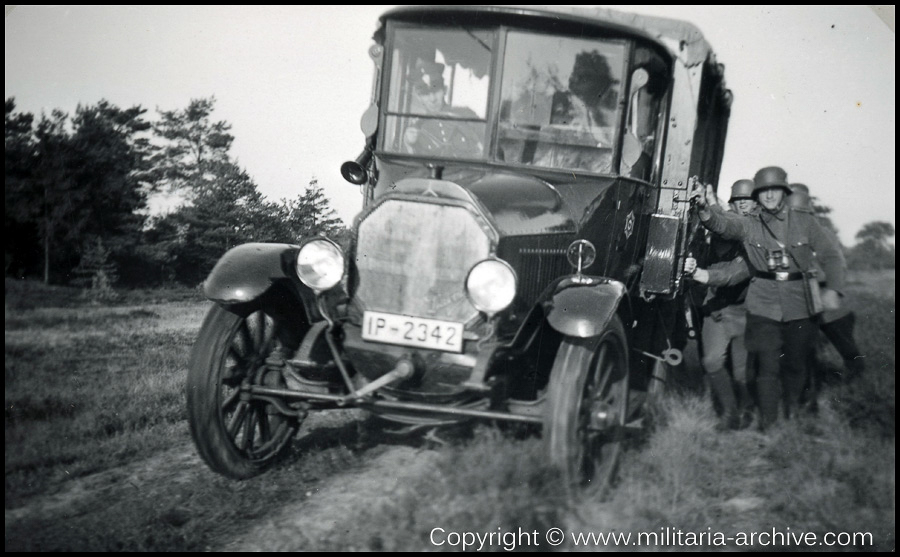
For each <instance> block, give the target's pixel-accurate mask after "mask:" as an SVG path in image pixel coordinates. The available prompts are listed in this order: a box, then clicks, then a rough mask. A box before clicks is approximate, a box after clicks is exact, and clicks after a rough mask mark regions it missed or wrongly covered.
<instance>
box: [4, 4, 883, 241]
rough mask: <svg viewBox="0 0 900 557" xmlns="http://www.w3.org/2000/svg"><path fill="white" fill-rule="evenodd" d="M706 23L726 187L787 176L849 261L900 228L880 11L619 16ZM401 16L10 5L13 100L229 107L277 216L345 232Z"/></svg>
mask: <svg viewBox="0 0 900 557" xmlns="http://www.w3.org/2000/svg"><path fill="white" fill-rule="evenodd" d="M607 7H610V8H614V9H619V10H623V11H631V12H637V13H642V14H649V15H658V16H663V17H673V18H677V19H683V20H687V21H690V22H692V23H694V24H695V25H696V26H697V27H699V29H700V30H701V31H702V32H703V35H704V36H705V37H706V39H707V41H708V42H709V43H710V44H711V45H712V47H713V50H714V51H715V52H716V55H717V58H718V61H719V62H721V63H723V64H724V65H725V80H726V84H727V86H728V87H729V88H730V89H731V90H732V92H733V93H734V104H733V106H732V115H731V122H730V125H729V131H728V138H727V141H726V149H725V158H724V161H723V165H722V172H721V175H720V182H719V185H720V188H724V189H723V190H722V191H723V192H727V191H728V190H729V189H730V187H731V184H732V183H733V182H734V181H736V180H738V179H742V178H752V177H753V174H754V173H755V172H756V170H758V169H759V168H762V167H764V166H771V165H777V166H781V167H783V168H784V169H785V170H786V171H787V172H788V179H789V181H791V182H802V183H805V184H807V185H808V186H809V187H810V189H811V193H812V195H814V196H816V197H818V198H819V199H820V201H821V203H822V204H824V205H826V206H829V207H831V208H832V209H833V213H832V214H831V217H832V221H833V222H834V223H835V224H836V225H837V227H838V229H839V232H840V236H841V240H842V241H843V243H844V244H847V245H852V244H853V243H855V240H854V236H855V234H856V232H858V231H859V229H860V228H861V227H862V226H863V225H864V224H865V223H867V222H871V221H876V220H879V221H887V222H890V223H891V224H894V225H896V223H895V218H894V215H895V209H894V204H895V195H894V179H895V164H894V161H895V158H894V155H893V154H891V153H894V151H895V133H894V130H895V127H894V97H895V95H894V77H895V54H894V52H895V48H894V47H895V45H894V27H893V22H894V12H893V9H894V8H893V6H888V7H880V8H877V9H880V10H881V11H882V13H885V12H886V13H887V14H888V15H889V16H888V17H887V18H886V21H887V22H886V21H885V20H883V19H882V18H880V17H879V16H878V15H877V14H876V12H875V11H874V10H873V8H872V7H867V6H613V5H610V6H607ZM389 8H391V6H299V7H296V6H295V7H279V6H271V7H261V6H168V7H166V6H6V18H5V24H6V29H5V35H6V37H5V40H6V45H5V46H6V48H5V54H6V78H5V85H4V87H5V95H6V98H9V97H15V100H16V105H17V110H19V111H22V112H31V113H34V114H35V115H40V114H41V113H42V112H46V113H49V112H50V111H51V110H53V109H55V108H59V109H62V110H64V111H66V112H69V113H70V114H71V113H74V111H75V108H76V106H77V105H78V104H79V103H81V104H85V105H91V104H95V103H96V102H98V101H99V100H101V99H107V100H109V101H110V102H112V103H114V104H116V105H118V106H119V107H121V108H129V107H131V106H134V105H141V106H143V107H144V108H147V109H149V110H148V113H147V115H146V116H147V117H148V119H153V118H155V116H156V111H157V110H177V109H183V108H185V107H186V106H187V105H188V103H189V102H190V100H191V99H196V98H201V97H210V96H215V98H216V109H215V112H214V114H213V116H214V118H215V119H218V120H225V121H227V122H229V123H230V124H231V125H232V130H231V133H232V134H233V135H234V136H235V140H234V143H233V146H232V149H231V154H232V156H234V157H235V158H236V159H237V162H238V164H240V165H241V166H242V167H243V168H244V169H245V170H246V171H247V172H248V173H249V174H250V175H251V176H252V177H253V178H254V180H255V181H256V183H257V184H258V186H259V189H260V191H261V192H262V193H263V194H264V195H266V196H267V197H268V198H270V199H272V200H278V199H282V198H294V197H296V196H297V195H298V194H300V193H302V192H303V191H304V189H305V187H306V186H307V185H308V184H309V182H310V180H311V179H313V178H314V177H315V178H316V179H318V183H319V185H320V186H322V188H323V190H324V192H325V194H326V196H328V198H329V199H330V201H331V205H332V207H334V208H335V210H336V211H337V213H338V215H339V216H340V217H341V218H342V219H343V220H344V221H345V223H347V224H349V223H351V222H352V219H353V217H354V216H355V215H356V213H358V212H359V210H360V209H361V208H362V196H361V194H360V190H359V187H358V186H353V185H351V184H348V183H347V182H345V181H344V180H343V179H342V178H341V176H340V172H339V168H340V165H341V163H342V162H344V161H346V160H350V159H354V158H356V156H357V155H358V154H359V153H360V151H361V150H362V147H363V134H362V132H361V131H360V128H359V121H360V116H361V115H362V113H363V111H364V110H365V109H366V107H367V106H368V104H369V99H370V95H371V90H372V76H373V66H372V62H371V60H370V59H369V57H368V54H367V52H368V48H369V46H370V45H371V44H372V40H371V37H372V33H373V32H374V31H375V29H376V23H377V19H378V17H379V15H381V14H382V13H383V12H384V11H386V10H387V9H389Z"/></svg>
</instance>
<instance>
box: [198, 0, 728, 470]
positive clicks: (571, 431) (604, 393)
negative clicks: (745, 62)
mask: <svg viewBox="0 0 900 557" xmlns="http://www.w3.org/2000/svg"><path fill="white" fill-rule="evenodd" d="M374 43H375V44H374V45H373V46H372V47H371V49H370V51H369V55H370V56H371V58H372V60H373V61H374V64H375V80H374V87H373V92H372V105H371V107H370V109H369V110H368V111H366V113H365V114H364V115H363V118H362V130H363V133H364V135H365V141H366V143H365V145H366V146H365V150H364V151H363V153H362V154H361V155H360V156H359V157H358V158H357V159H356V160H354V161H350V162H348V163H346V164H345V165H344V166H343V168H342V169H341V170H342V173H343V175H344V177H345V178H346V179H347V180H348V181H350V182H352V183H354V184H358V185H360V188H361V190H362V193H363V198H364V203H363V210H362V212H361V213H360V214H359V216H358V217H357V218H356V219H355V222H354V224H353V228H352V239H351V241H350V243H349V246H347V247H345V248H342V247H341V246H339V245H338V244H337V243H335V242H333V241H331V240H329V239H327V238H304V239H302V241H300V242H299V245H283V244H247V245H241V246H238V247H235V248H234V249H232V250H230V251H229V252H227V253H226V254H225V255H224V256H223V257H222V259H221V260H220V261H219V262H218V264H217V265H216V266H215V268H214V269H213V271H212V273H211V274H210V276H209V278H208V279H207V280H206V282H205V285H204V291H205V294H206V296H207V297H208V298H209V299H210V300H212V301H214V302H215V304H216V305H215V306H214V307H213V308H212V310H211V311H210V313H209V315H208V316H207V318H206V320H205V322H204V323H203V327H202V330H201V332H200V336H199V338H198V340H197V343H196V345H195V347H194V350H193V355H192V359H191V363H190V371H189V375H188V384H187V405H188V414H189V419H190V426H191V433H192V435H193V438H194V441H195V443H196V445H197V448H198V449H199V452H200V454H201V456H202V457H203V459H204V460H205V461H206V462H207V463H208V465H209V466H210V467H211V468H213V469H214V470H215V471H217V472H219V473H221V474H224V475H226V476H229V477H232V478H246V477H249V476H252V475H254V474H256V473H258V472H260V471H261V470H262V469H263V468H265V467H266V465H268V464H270V463H271V462H272V461H273V460H274V459H275V458H276V457H277V456H278V455H279V453H280V452H281V451H282V450H283V449H284V448H285V447H286V446H287V445H288V444H289V443H290V441H291V440H292V438H293V437H294V436H295V434H297V432H298V431H299V430H300V427H301V425H302V423H303V421H304V419H305V418H306V417H307V416H308V415H309V414H310V413H311V412H316V411H322V410H331V409H339V408H363V409H365V410H368V411H371V412H373V413H375V414H378V415H380V416H383V417H385V418H388V419H390V420H395V421H397V422H402V423H404V424H408V425H409V426H410V427H416V426H422V427H425V426H431V425H441V424H448V423H454V422H459V421H462V420H472V419H482V420H495V421H500V422H518V423H524V424H535V425H536V426H540V427H542V435H543V437H544V439H546V445H547V450H548V458H549V459H550V460H551V461H552V462H553V463H554V464H555V465H557V466H558V467H559V468H560V469H561V471H562V472H563V473H564V474H565V475H566V477H567V478H569V479H570V480H571V481H573V482H579V481H587V480H592V479H593V480H594V481H607V480H609V479H610V477H611V474H613V470H614V468H615V464H616V461H617V459H618V455H619V452H620V450H621V445H622V443H621V441H622V439H623V436H624V435H626V434H627V433H628V432H629V429H630V428H631V427H634V426H636V425H637V424H639V420H640V416H641V410H642V407H644V406H645V405H646V403H647V401H648V400H652V398H653V396H655V395H657V394H658V393H660V392H661V391H662V388H663V386H664V383H665V379H666V375H667V374H666V372H667V370H669V369H670V368H673V367H674V366H677V365H678V364H679V362H680V360H681V352H680V350H681V349H682V348H683V347H684V345H685V343H686V341H687V339H688V336H689V334H690V332H691V329H690V327H691V323H690V319H689V318H687V317H686V314H687V313H688V312H689V311H690V304H686V303H685V295H684V292H685V285H684V284H683V281H682V277H681V273H680V269H681V268H682V263H683V258H684V257H685V256H686V255H687V253H688V250H689V244H690V243H691V237H692V230H693V226H694V224H693V220H694V219H692V217H691V215H692V212H691V210H690V203H689V202H688V189H687V188H688V182H689V179H691V177H694V176H696V177H698V178H699V179H700V180H702V181H703V182H704V183H716V182H717V178H718V174H719V168H720V164H721V159H722V152H723V146H724V141H725V133H726V128H727V122H728V116H729V110H730V109H729V107H730V101H731V96H730V92H729V91H728V90H727V89H726V88H725V86H724V81H723V67H722V66H721V65H720V64H717V63H716V60H715V57H714V55H713V52H712V51H711V49H710V47H709V45H708V44H707V43H706V41H705V40H704V39H703V37H702V35H701V34H700V32H699V31H698V30H697V29H696V28H695V27H694V26H693V25H691V24H689V23H686V22H681V21H673V20H669V19H663V18H657V17H643V16H638V15H633V14H625V13H619V12H613V11H610V10H605V9H577V8H568V9H566V8H552V9H551V8H547V9H543V8H533V7H525V8H521V7H488V6H475V7H458V6H447V7H424V8H415V7H402V8H397V9H394V10H392V11H389V12H387V13H386V14H384V15H383V16H382V17H381V19H380V22H379V26H378V29H377V31H376V33H375V35H374Z"/></svg>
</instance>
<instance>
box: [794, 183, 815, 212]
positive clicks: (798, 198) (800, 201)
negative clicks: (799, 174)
mask: <svg viewBox="0 0 900 557" xmlns="http://www.w3.org/2000/svg"><path fill="white" fill-rule="evenodd" d="M789 187H790V188H791V191H792V192H793V193H792V194H791V195H790V197H788V206H790V207H794V208H795V209H805V210H807V211H812V200H811V199H810V197H809V188H808V187H806V184H791V185H790V186H789Z"/></svg>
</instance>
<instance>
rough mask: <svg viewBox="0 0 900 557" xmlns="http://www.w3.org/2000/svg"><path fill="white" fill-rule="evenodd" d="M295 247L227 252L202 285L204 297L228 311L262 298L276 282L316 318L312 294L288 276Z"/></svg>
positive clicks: (255, 246) (245, 247)
mask: <svg viewBox="0 0 900 557" xmlns="http://www.w3.org/2000/svg"><path fill="white" fill-rule="evenodd" d="M297 249H298V246H294V245H290V244H262V243H253V244H243V245H240V246H237V247H234V248H232V249H230V250H228V252H227V253H225V255H223V256H222V258H221V259H219V261H218V263H216V266H215V267H213V270H212V272H210V274H209V277H207V279H206V281H205V282H204V283H203V294H204V295H205V296H206V297H207V298H209V299H210V300H212V301H213V302H216V303H218V304H221V305H223V306H225V307H226V308H228V307H234V306H243V305H247V304H250V303H251V302H255V301H257V300H259V299H260V298H262V296H263V295H264V294H265V293H266V292H268V291H269V290H270V289H271V288H272V286H273V285H274V284H276V283H278V282H282V283H284V282H290V283H291V284H292V285H293V288H294V291H295V292H296V293H297V294H298V295H299V297H300V298H301V299H302V301H303V305H304V306H305V309H306V312H307V315H310V314H317V313H318V312H317V310H316V306H315V298H316V296H315V293H314V292H313V291H312V290H311V289H309V288H308V287H306V286H304V285H303V284H301V283H300V282H299V281H297V280H292V279H294V278H295V275H294V274H293V273H292V272H291V269H292V266H293V263H294V259H295V257H296V254H297Z"/></svg>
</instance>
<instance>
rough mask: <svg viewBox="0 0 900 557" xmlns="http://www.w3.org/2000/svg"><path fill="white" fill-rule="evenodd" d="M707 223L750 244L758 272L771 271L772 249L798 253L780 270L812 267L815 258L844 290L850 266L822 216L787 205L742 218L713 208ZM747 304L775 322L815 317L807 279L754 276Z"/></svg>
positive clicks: (829, 282) (728, 236) (750, 258)
mask: <svg viewBox="0 0 900 557" xmlns="http://www.w3.org/2000/svg"><path fill="white" fill-rule="evenodd" d="M701 219H702V217H701ZM703 222H704V225H705V226H706V227H707V228H709V229H710V230H711V231H712V232H714V233H716V234H719V235H721V236H723V237H724V238H726V239H732V240H741V241H742V242H743V243H744V248H745V250H746V254H747V262H748V263H749V264H750V267H751V269H752V270H753V271H754V274H756V273H757V272H769V271H768V267H767V264H766V261H767V255H768V253H769V252H772V251H776V250H782V251H784V252H786V253H787V252H788V251H789V252H790V254H792V255H793V257H791V256H790V255H789V256H788V257H787V260H788V267H787V268H786V269H778V270H779V271H787V272H789V273H799V272H804V271H807V270H809V269H812V268H813V258H814V257H815V258H816V260H817V261H818V263H819V264H820V265H821V267H822V269H823V270H824V272H825V276H826V277H827V286H828V288H830V289H832V290H836V291H838V292H840V291H841V290H842V289H843V288H844V268H843V266H842V264H841V263H842V261H843V255H842V254H841V252H840V250H839V249H838V248H837V247H836V246H835V245H834V243H833V242H831V241H830V240H829V238H828V236H827V234H826V232H825V230H824V229H823V228H822V225H821V224H819V222H818V220H817V219H816V217H815V216H814V215H813V214H811V213H809V212H805V211H797V210H795V209H793V208H791V207H788V206H787V205H786V204H782V206H781V208H780V209H779V210H778V211H776V212H774V213H770V212H769V211H765V210H760V211H758V212H754V213H751V214H750V215H748V216H741V215H737V214H734V213H726V212H725V211H723V210H722V208H721V207H717V206H712V207H710V211H709V218H708V219H706V220H704V221H703ZM763 222H765V224H766V225H768V227H769V228H770V229H771V231H772V233H773V234H774V235H775V236H776V237H777V238H778V241H781V242H782V243H783V244H784V245H785V247H783V248H782V247H781V246H779V244H778V241H776V239H775V238H773V237H772V234H770V233H769V232H768V231H767V230H766V228H765V226H763ZM795 259H796V261H795ZM798 264H799V266H798ZM746 305H747V312H748V313H750V314H752V315H758V316H761V317H765V318H767V319H771V320H773V321H779V322H785V321H793V320H795V319H806V318H809V317H811V315H810V312H809V309H808V308H807V304H806V294H805V292H804V285H803V281H802V280H789V281H776V280H770V279H766V278H761V277H758V276H754V277H753V278H752V279H750V288H749V290H748V292H747V300H746Z"/></svg>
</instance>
